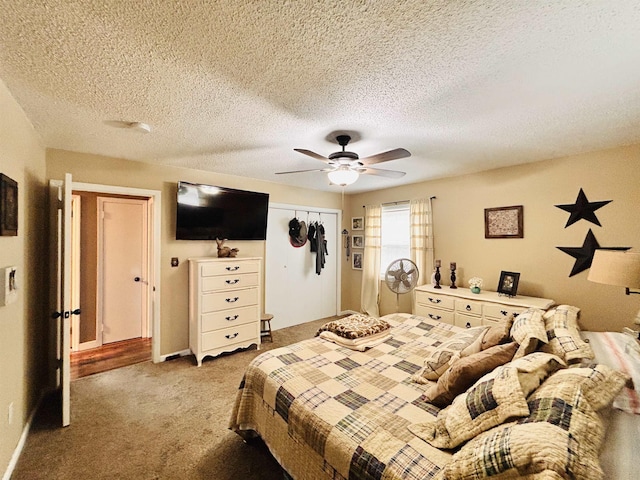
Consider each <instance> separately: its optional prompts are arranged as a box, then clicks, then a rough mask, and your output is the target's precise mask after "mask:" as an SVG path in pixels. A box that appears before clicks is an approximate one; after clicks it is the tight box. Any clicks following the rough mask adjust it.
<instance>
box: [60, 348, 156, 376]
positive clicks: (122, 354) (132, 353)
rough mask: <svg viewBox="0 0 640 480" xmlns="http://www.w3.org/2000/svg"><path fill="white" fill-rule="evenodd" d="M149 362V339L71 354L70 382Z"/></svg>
mask: <svg viewBox="0 0 640 480" xmlns="http://www.w3.org/2000/svg"><path fill="white" fill-rule="evenodd" d="M147 360H151V339H150V338H134V339H131V340H124V341H122V342H115V343H109V344H107V345H104V346H102V347H98V348H92V349H90V350H84V351H81V352H71V380H75V379H76V378H81V377H86V376H88V375H93V374H94V373H100V372H106V371H107V370H113V369H114V368H120V367H126V366H127V365H133V364H135V363H140V362H145V361H147Z"/></svg>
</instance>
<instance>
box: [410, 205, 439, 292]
mask: <svg viewBox="0 0 640 480" xmlns="http://www.w3.org/2000/svg"><path fill="white" fill-rule="evenodd" d="M430 217H431V209H430V208H429V200H427V199H419V200H411V202H410V204H409V218H410V220H409V221H410V229H411V232H410V235H411V260H413V262H414V263H415V264H416V266H417V267H418V272H420V277H419V278H418V285H424V284H426V283H429V282H430V281H431V272H432V270H433V258H432V257H433V247H432V246H433V241H432V235H431V229H432V226H431V222H430V220H429V219H430Z"/></svg>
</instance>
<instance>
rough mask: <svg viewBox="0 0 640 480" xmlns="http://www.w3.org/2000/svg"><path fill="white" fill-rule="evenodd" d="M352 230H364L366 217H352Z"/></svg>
mask: <svg viewBox="0 0 640 480" xmlns="http://www.w3.org/2000/svg"><path fill="white" fill-rule="evenodd" d="M351 230H364V217H351Z"/></svg>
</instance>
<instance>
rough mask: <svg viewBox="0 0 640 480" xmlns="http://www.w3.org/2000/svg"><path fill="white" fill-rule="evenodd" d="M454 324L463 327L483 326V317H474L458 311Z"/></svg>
mask: <svg viewBox="0 0 640 480" xmlns="http://www.w3.org/2000/svg"><path fill="white" fill-rule="evenodd" d="M453 324H454V325H455V326H456V327H461V328H471V327H480V326H482V317H474V316H472V315H465V314H464V313H460V312H456V314H455V321H454V323H453Z"/></svg>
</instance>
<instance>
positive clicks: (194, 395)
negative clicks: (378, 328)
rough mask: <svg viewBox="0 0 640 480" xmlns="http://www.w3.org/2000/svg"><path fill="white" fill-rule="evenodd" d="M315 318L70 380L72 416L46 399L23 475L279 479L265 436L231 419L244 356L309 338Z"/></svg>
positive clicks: (16, 476)
mask: <svg viewBox="0 0 640 480" xmlns="http://www.w3.org/2000/svg"><path fill="white" fill-rule="evenodd" d="M326 321H327V320H326V319H324V320H316V321H314V322H309V323H306V324H303V325H297V326H295V327H290V328H285V329H281V330H276V331H274V332H273V337H274V343H268V342H267V343H264V344H263V345H262V347H261V349H260V351H257V350H256V349H255V347H254V348H252V349H249V350H244V351H239V352H236V353H233V354H229V355H224V356H221V357H218V358H215V359H211V358H209V357H207V359H205V361H204V363H203V365H202V367H200V368H198V367H196V366H195V359H194V358H193V357H192V356H188V357H182V358H179V359H176V360H171V361H167V362H163V363H159V364H153V363H151V362H144V363H139V364H137V365H132V366H129V367H124V368H120V369H117V370H112V371H109V372H104V373H99V374H96V375H92V376H89V377H85V378H81V379H78V380H75V381H73V382H72V383H71V425H70V426H69V427H66V428H59V427H57V425H58V424H59V418H58V417H57V416H56V412H57V411H59V406H58V405H56V402H55V400H52V399H49V400H48V401H46V402H44V403H43V405H42V407H41V409H40V411H39V412H38V414H37V415H36V419H35V421H34V425H33V426H32V428H31V432H30V434H29V437H28V439H27V442H26V445H25V448H24V449H23V452H22V455H21V456H20V459H19V461H18V464H17V466H16V468H15V470H14V473H13V476H12V477H11V478H12V479H13V480H21V479H29V480H34V479H140V480H142V479H216V480H231V479H243V480H251V479H261V480H262V479H264V480H271V479H278V480H281V479H282V478H283V472H282V469H281V468H280V466H279V465H278V463H277V462H276V461H275V460H274V459H273V457H272V456H271V455H270V454H269V451H268V449H267V448H266V446H265V445H264V444H262V443H257V444H255V445H254V444H251V445H248V444H246V443H244V442H243V441H242V439H241V438H240V437H239V436H238V435H236V434H235V433H233V432H231V431H230V430H228V429H227V423H228V421H229V416H230V413H231V409H232V406H233V402H234V400H235V396H236V391H237V388H238V385H239V384H240V380H241V379H242V375H243V372H244V369H245V367H246V365H247V364H248V363H249V361H250V360H251V359H253V358H254V357H256V356H257V355H259V354H260V353H261V352H263V351H266V350H269V349H272V348H276V347H280V346H284V345H289V344H291V343H294V342H297V341H299V340H304V339H306V338H311V337H312V336H313V335H314V334H315V332H316V331H317V330H318V327H320V326H321V325H322V324H323V323H324V322H326Z"/></svg>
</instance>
